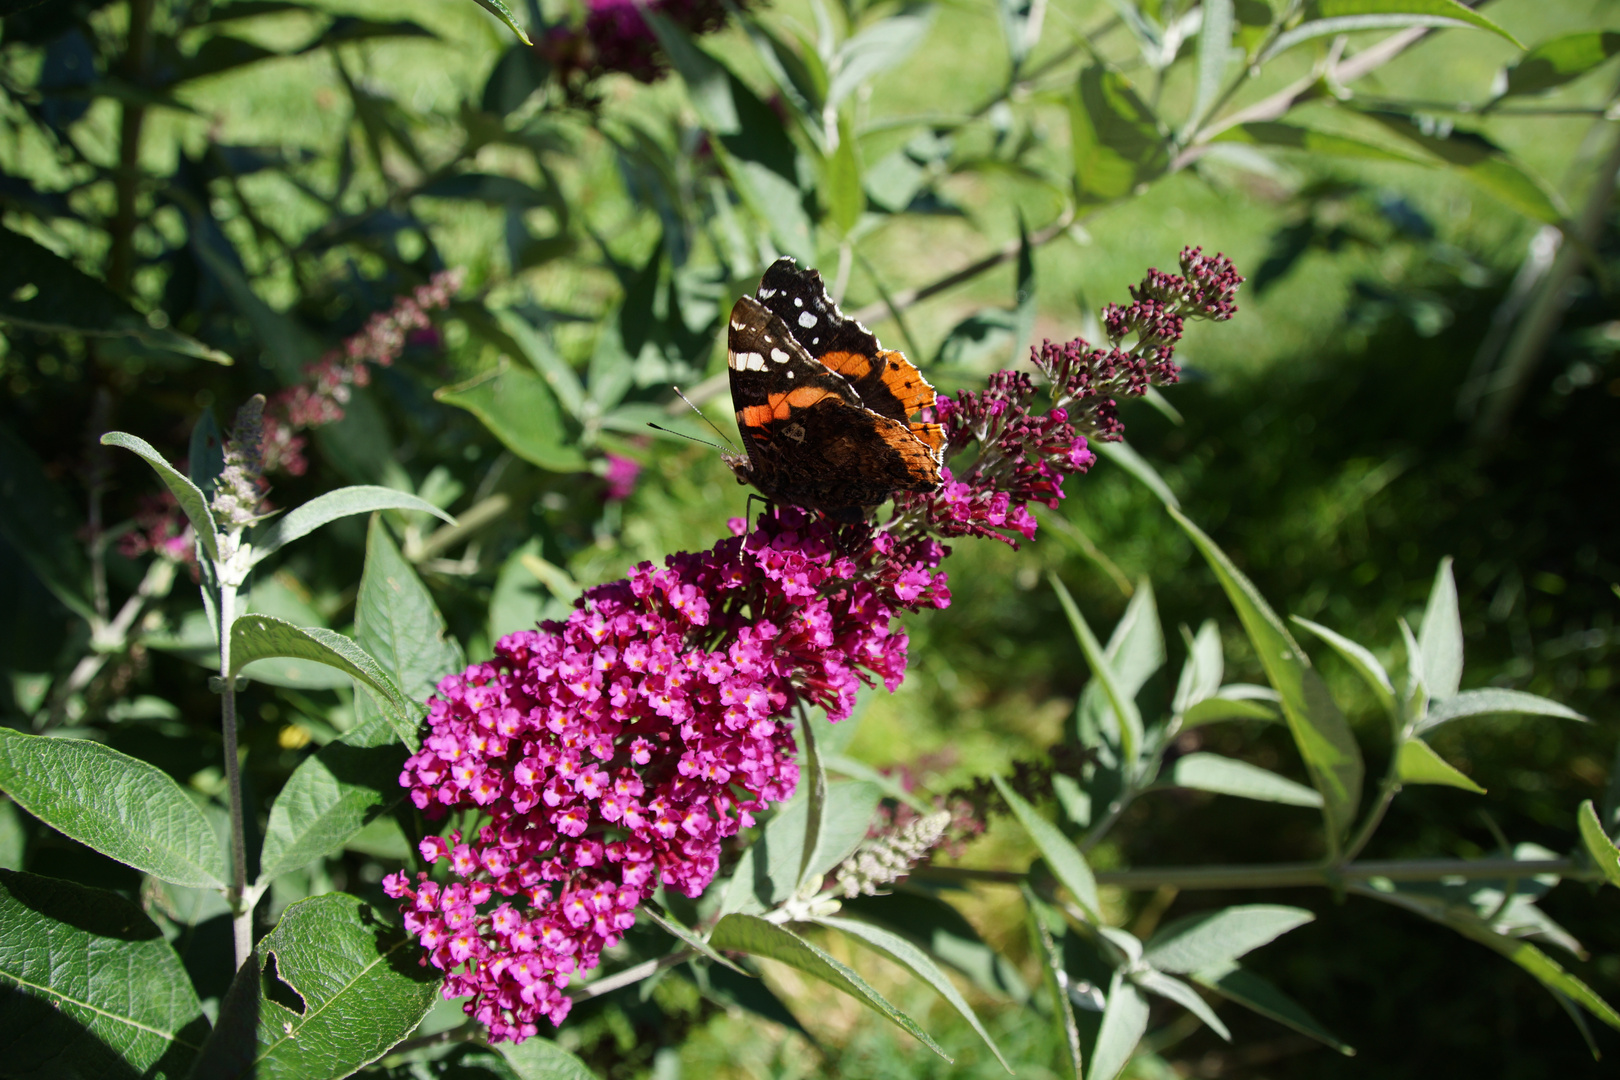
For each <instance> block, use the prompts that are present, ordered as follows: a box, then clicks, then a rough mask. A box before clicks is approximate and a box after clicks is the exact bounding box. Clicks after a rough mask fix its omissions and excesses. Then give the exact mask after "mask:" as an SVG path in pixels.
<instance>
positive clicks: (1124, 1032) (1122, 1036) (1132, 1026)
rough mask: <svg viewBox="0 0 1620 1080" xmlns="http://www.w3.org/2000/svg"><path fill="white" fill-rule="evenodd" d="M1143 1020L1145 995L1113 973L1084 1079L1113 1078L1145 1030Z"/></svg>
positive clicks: (1112, 1079) (1134, 985)
mask: <svg viewBox="0 0 1620 1080" xmlns="http://www.w3.org/2000/svg"><path fill="white" fill-rule="evenodd" d="M1147 1022H1148V1000H1147V998H1146V997H1144V996H1143V995H1142V991H1140V990H1138V989H1137V988H1136V984H1135V983H1133V982H1131V981H1130V980H1129V979H1127V978H1125V976H1124V974H1123V973H1121V972H1118V971H1116V972H1114V980H1113V982H1112V983H1111V984H1110V985H1109V987H1108V1005H1107V1007H1106V1008H1104V1009H1103V1018H1102V1027H1101V1028H1099V1029H1098V1031H1097V1048H1096V1049H1095V1050H1093V1051H1092V1052H1091V1068H1090V1070H1088V1071H1087V1072H1086V1080H1114V1077H1116V1076H1118V1075H1119V1074H1120V1072H1121V1071H1122V1070H1123V1069H1124V1068H1125V1066H1126V1064H1127V1063H1129V1062H1130V1060H1131V1055H1132V1054H1133V1053H1135V1052H1136V1044H1137V1043H1139V1042H1141V1041H1142V1036H1143V1035H1144V1034H1145V1033H1146V1032H1147Z"/></svg>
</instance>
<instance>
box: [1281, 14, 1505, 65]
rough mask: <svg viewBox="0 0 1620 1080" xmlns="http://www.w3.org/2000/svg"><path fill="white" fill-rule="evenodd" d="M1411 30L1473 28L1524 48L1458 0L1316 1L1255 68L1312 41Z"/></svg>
mask: <svg viewBox="0 0 1620 1080" xmlns="http://www.w3.org/2000/svg"><path fill="white" fill-rule="evenodd" d="M1414 26H1436V27H1448V26H1450V27H1470V26H1471V27H1475V28H1477V29H1480V30H1488V31H1490V32H1491V33H1493V34H1496V35H1498V36H1499V37H1502V38H1505V39H1506V40H1508V41H1510V42H1512V43H1513V44H1514V45H1515V46H1517V47H1518V48H1521V49H1522V48H1523V47H1524V46H1523V45H1520V44H1519V41H1518V39H1517V38H1515V37H1514V36H1513V35H1512V34H1510V33H1508V32H1507V31H1506V30H1504V29H1502V28H1501V27H1500V26H1498V25H1497V24H1496V23H1494V22H1492V21H1491V20H1490V19H1488V18H1486V17H1485V16H1484V15H1482V14H1480V13H1479V12H1477V11H1474V10H1471V9H1470V8H1467V7H1464V6H1463V5H1462V4H1459V3H1457V0H1315V3H1314V4H1313V5H1312V10H1311V17H1310V18H1307V19H1306V21H1305V22H1303V23H1301V24H1300V25H1298V26H1296V27H1294V28H1293V29H1292V30H1288V31H1286V32H1285V33H1282V34H1279V35H1278V36H1277V39H1276V40H1275V41H1274V42H1272V43H1271V46H1270V47H1269V48H1267V49H1266V51H1265V52H1264V53H1262V54H1261V55H1260V57H1259V59H1258V60H1257V61H1256V63H1257V64H1264V63H1265V62H1266V61H1268V60H1270V59H1271V58H1272V57H1274V56H1277V55H1278V54H1280V53H1284V52H1287V51H1288V50H1289V49H1292V48H1293V47H1294V46H1295V45H1299V44H1301V43H1302V42H1306V41H1310V40H1312V39H1313V38H1319V37H1328V36H1330V35H1334V34H1350V33H1354V32H1356V31H1357V30H1404V29H1407V28H1409V27H1414Z"/></svg>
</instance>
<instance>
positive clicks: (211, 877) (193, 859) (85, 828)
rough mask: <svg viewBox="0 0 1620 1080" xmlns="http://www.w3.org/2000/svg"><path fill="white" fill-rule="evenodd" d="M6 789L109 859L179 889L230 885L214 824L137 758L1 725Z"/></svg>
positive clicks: (1, 785) (0, 779)
mask: <svg viewBox="0 0 1620 1080" xmlns="http://www.w3.org/2000/svg"><path fill="white" fill-rule="evenodd" d="M0 790H3V791H5V793H6V794H7V795H9V796H11V798H12V799H14V800H15V801H16V802H17V805H19V806H21V807H22V808H23V809H25V810H27V811H28V812H29V813H30V814H33V815H34V816H35V817H37V818H39V819H40V820H41V821H43V822H44V823H45V824H47V825H49V826H51V827H52V828H53V829H56V830H57V831H58V832H61V833H63V834H65V835H67V836H71V837H72V838H73V839H75V840H77V841H79V842H80V843H81V844H84V845H85V846H87V847H90V848H94V849H95V850H96V851H99V852H101V853H102V854H103V855H105V856H107V857H108V858H109V859H116V860H117V861H119V862H121V863H124V864H126V865H128V866H133V867H134V868H135V869H137V870H140V871H142V872H143V873H147V874H151V875H152V876H153V877H156V878H162V879H163V880H164V881H172V882H174V883H175V884H176V885H186V886H193V887H212V888H219V889H223V888H224V887H225V880H226V878H227V877H228V876H229V871H228V869H227V867H226V864H225V852H224V850H223V849H222V848H221V847H220V844H219V838H218V837H217V836H215V834H214V829H213V826H211V825H210V824H209V823H208V819H207V818H206V817H205V816H203V812H202V811H201V810H199V809H198V808H197V804H196V803H195V802H193V801H192V800H191V797H190V796H188V795H187V794H186V793H185V791H184V790H183V789H182V788H181V787H180V785H179V784H177V783H175V781H174V780H173V778H171V777H170V776H169V774H168V773H166V772H163V771H162V770H161V769H158V768H157V767H155V766H153V765H148V764H147V763H146V762H144V761H142V760H140V759H139V758H133V757H130V756H129V755H128V754H121V753H119V752H118V751H117V750H114V749H112V748H111V747H109V746H102V745H101V744H100V743H93V742H86V741H84V740H82V739H52V738H47V737H46V736H43V735H24V734H23V733H22V732H20V731H13V730H12V729H10V728H5V727H0Z"/></svg>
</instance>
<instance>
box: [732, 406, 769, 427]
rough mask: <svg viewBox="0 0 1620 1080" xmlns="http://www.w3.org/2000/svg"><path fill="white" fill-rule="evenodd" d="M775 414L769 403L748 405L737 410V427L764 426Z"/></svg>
mask: <svg viewBox="0 0 1620 1080" xmlns="http://www.w3.org/2000/svg"><path fill="white" fill-rule="evenodd" d="M774 419H776V414H775V413H774V412H772V411H771V407H770V406H769V405H748V406H745V407H743V408H741V409H738V410H737V425H738V426H739V427H764V426H765V425H766V424H769V423H770V422H771V421H772V420H774Z"/></svg>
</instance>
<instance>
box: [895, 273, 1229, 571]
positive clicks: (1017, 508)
mask: <svg viewBox="0 0 1620 1080" xmlns="http://www.w3.org/2000/svg"><path fill="white" fill-rule="evenodd" d="M1181 268H1182V275H1184V276H1177V275H1175V274H1166V273H1164V272H1162V271H1160V270H1149V271H1148V273H1147V276H1146V277H1145V278H1144V279H1143V280H1142V283H1141V284H1140V285H1138V286H1134V287H1133V288H1132V289H1131V297H1132V303H1131V304H1130V306H1128V307H1122V306H1120V305H1118V304H1109V305H1108V306H1107V307H1106V308H1105V309H1104V311H1103V325H1104V327H1105V329H1106V331H1107V334H1108V338H1109V345H1108V348H1106V349H1102V348H1093V347H1092V346H1091V345H1090V343H1088V342H1087V341H1085V340H1084V339H1083V338H1075V339H1074V340H1073V341H1069V342H1067V343H1065V344H1063V345H1054V344H1053V343H1052V342H1051V341H1046V342H1043V343H1042V344H1041V346H1040V347H1039V348H1036V349H1031V350H1030V353H1031V356H1030V360H1031V362H1032V363H1033V364H1034V366H1035V370H1036V372H1037V373H1038V374H1039V375H1040V376H1041V377H1042V379H1043V380H1044V382H1045V383H1046V385H1047V391H1048V395H1049V397H1050V407H1049V408H1048V409H1047V410H1046V411H1045V412H1044V413H1041V412H1039V411H1037V409H1036V407H1035V403H1036V398H1037V397H1038V396H1039V392H1038V388H1037V385H1036V382H1035V380H1034V379H1033V378H1031V377H1030V376H1029V375H1028V374H1026V373H1024V372H1021V371H998V372H996V373H995V374H993V375H991V376H990V380H989V384H988V386H987V387H986V388H985V389H984V390H983V391H980V392H978V393H974V392H971V391H964V392H962V393H961V394H958V395H957V396H956V397H955V398H951V397H943V396H942V397H940V398H939V399H938V401H936V402H935V404H934V413H935V416H936V417H937V418H938V420H939V422H940V423H941V424H943V425H944V427H945V439H946V446H947V453H949V454H956V453H960V452H961V451H962V450H965V449H966V448H967V447H968V446H969V445H971V444H973V443H977V444H978V445H979V448H980V450H979V455H978V457H977V458H976V459H975V460H974V462H973V464H972V465H971V466H970V467H969V468H968V469H967V471H966V472H965V473H963V474H962V475H961V476H957V475H955V474H954V473H952V472H951V470H950V469H949V468H947V469H946V470H945V471H944V479H945V482H944V483H943V484H942V485H941V486H940V488H939V490H938V491H935V492H927V493H921V494H915V493H914V494H906V495H902V496H899V497H898V498H896V500H895V507H896V518H897V520H898V521H901V522H903V523H904V527H906V528H910V529H922V530H924V531H927V532H930V533H933V534H935V535H939V536H984V537H993V538H995V539H998V540H1001V541H1003V542H1005V543H1008V544H1011V545H1013V546H1014V547H1016V546H1017V545H1018V540H1017V537H1022V538H1023V539H1025V540H1033V539H1034V538H1035V525H1036V523H1035V518H1034V516H1033V515H1032V514H1030V512H1029V509H1028V505H1029V504H1030V503H1032V502H1036V503H1041V504H1043V505H1045V506H1047V507H1049V508H1051V509H1054V510H1055V509H1056V508H1057V506H1058V500H1060V499H1062V498H1063V481H1064V480H1065V479H1066V478H1067V477H1069V476H1070V475H1072V474H1074V473H1083V472H1085V471H1087V470H1088V469H1090V468H1091V466H1092V464H1093V463H1095V461H1096V460H1097V458H1096V455H1095V454H1094V453H1093V452H1092V451H1091V449H1090V446H1089V444H1088V442H1087V437H1088V436H1090V437H1093V438H1098V439H1102V440H1105V441H1108V440H1116V439H1118V438H1119V437H1120V432H1121V431H1122V430H1123V425H1122V424H1121V423H1120V420H1119V411H1118V400H1117V399H1118V398H1120V397H1126V396H1139V395H1141V394H1145V393H1146V392H1147V389H1148V387H1149V386H1165V385H1168V384H1170V383H1174V382H1175V381H1176V380H1177V379H1178V378H1179V377H1180V369H1179V368H1177V367H1176V365H1175V361H1174V356H1175V346H1176V343H1177V342H1178V341H1180V340H1181V334H1182V328H1183V326H1184V324H1185V321H1186V320H1187V319H1189V318H1201V319H1214V320H1218V321H1219V320H1225V319H1230V318H1231V317H1232V315H1233V314H1234V313H1235V312H1236V311H1237V307H1236V305H1235V304H1233V302H1232V298H1233V296H1234V295H1235V293H1236V291H1237V287H1238V286H1239V285H1240V284H1242V282H1243V278H1241V277H1240V276H1238V274H1237V272H1236V270H1234V269H1233V267H1232V263H1231V261H1230V260H1229V259H1227V258H1226V257H1225V256H1222V255H1204V254H1203V249H1201V248H1185V249H1183V250H1182V252H1181ZM1131 338H1134V339H1135V340H1134V342H1133V343H1132V344H1131V345H1130V346H1129V347H1128V348H1127V347H1125V343H1126V341H1127V339H1131Z"/></svg>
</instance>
